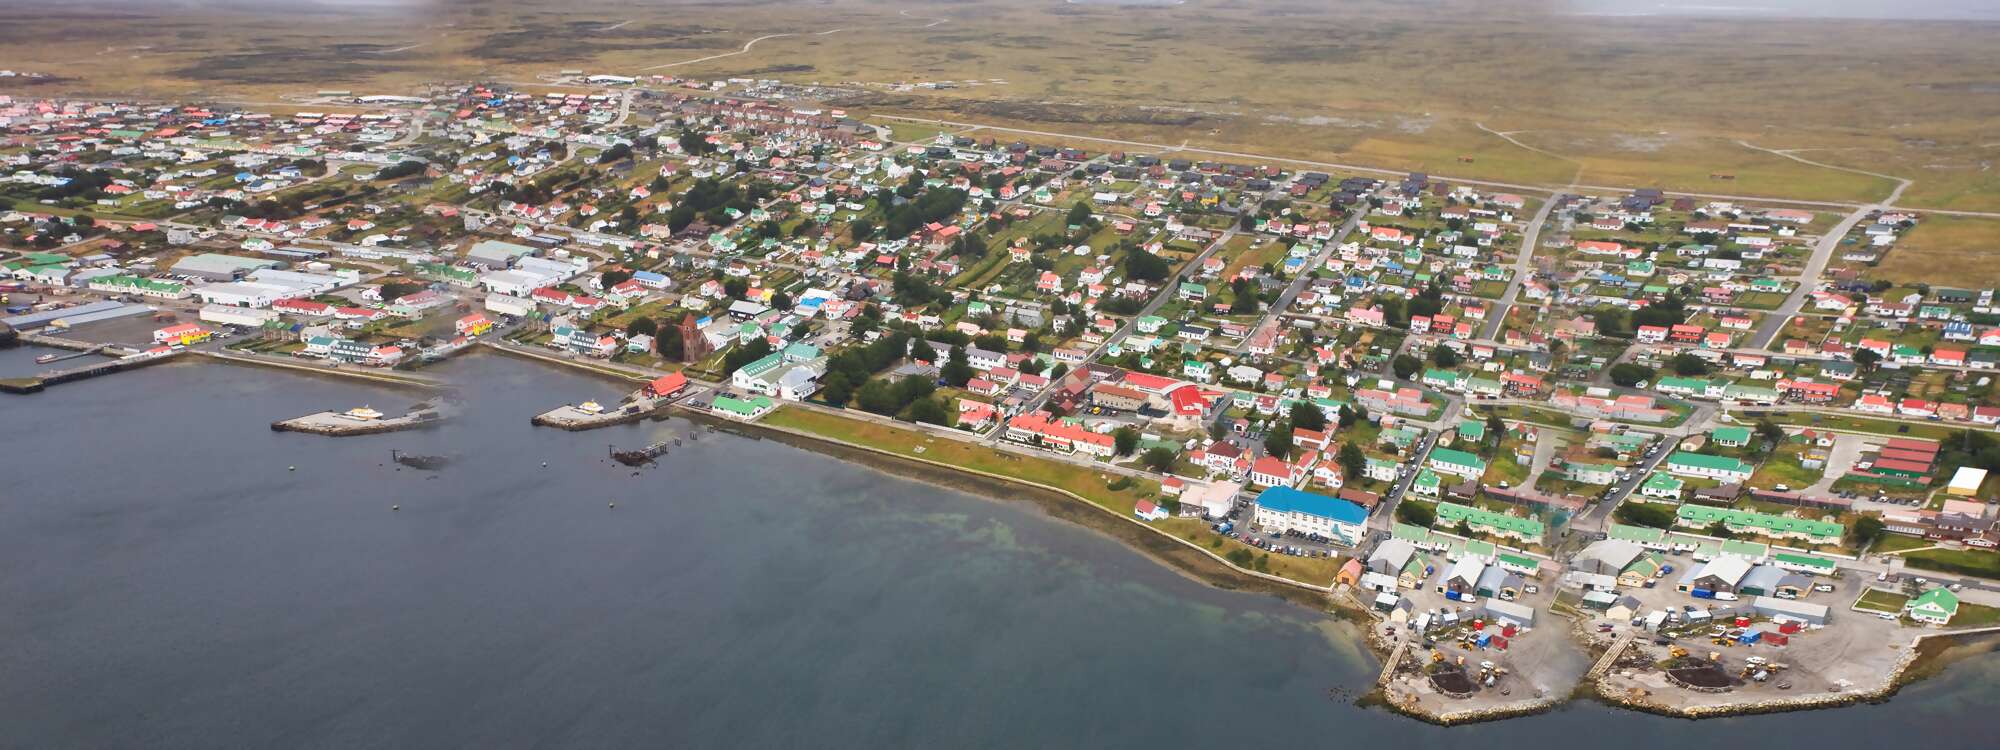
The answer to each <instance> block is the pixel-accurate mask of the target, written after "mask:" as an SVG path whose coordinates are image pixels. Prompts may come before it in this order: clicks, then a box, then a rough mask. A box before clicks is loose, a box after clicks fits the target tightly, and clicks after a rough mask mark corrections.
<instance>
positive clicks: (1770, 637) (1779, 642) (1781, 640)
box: [1760, 633, 1792, 646]
mask: <svg viewBox="0 0 2000 750" xmlns="http://www.w3.org/2000/svg"><path fill="white" fill-rule="evenodd" d="M1760 640H1762V641H1764V642H1765V643H1769V644H1771V645H1773V646H1784V645H1788V644H1790V643H1791V642H1792V637H1791V636H1789V635H1785V634H1783V633H1765V634H1764V637H1763V638H1762V639H1760Z"/></svg>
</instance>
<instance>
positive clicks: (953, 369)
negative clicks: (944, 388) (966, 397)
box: [938, 346, 972, 388]
mask: <svg viewBox="0 0 2000 750" xmlns="http://www.w3.org/2000/svg"><path fill="white" fill-rule="evenodd" d="M938 369H939V373H938V374H939V376H940V377H942V378H943V379H944V382H945V384H946V385H949V386H951V387H953V388H964V387H965V384H966V383H969V382H972V363H971V362H969V361H967V360H966V358H965V347H963V346H954V347H952V348H951V357H950V358H949V359H947V360H945V363H944V367H941V368H938Z"/></svg>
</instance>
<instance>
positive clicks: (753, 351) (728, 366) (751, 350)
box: [722, 336, 771, 372]
mask: <svg viewBox="0 0 2000 750" xmlns="http://www.w3.org/2000/svg"><path fill="white" fill-rule="evenodd" d="M770 354H771V342H770V340H768V339H766V338H764V337H762V336H759V337H757V338H754V339H751V340H750V343H748V344H744V345H742V346H739V347H736V348H734V349H731V350H729V353H728V354H726V355H723V357H722V370H723V372H735V371H737V370H739V369H741V368H742V367H743V366H744V365H747V364H750V363H751V362H755V361H757V360H760V359H763V358H765V357H767V356H770Z"/></svg>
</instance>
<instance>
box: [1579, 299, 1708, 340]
mask: <svg viewBox="0 0 2000 750" xmlns="http://www.w3.org/2000/svg"><path fill="white" fill-rule="evenodd" d="M1592 317H1593V319H1594V320H1596V321H1597V332H1598V333H1599V334H1601V335H1604V336H1614V337H1617V338H1627V339H1629V338H1632V336H1633V335H1634V334H1635V333H1636V332H1637V331H1638V330H1639V328H1640V327H1642V326H1677V325H1680V324H1682V323H1686V322H1687V319H1688V310H1687V302H1686V300H1683V299H1681V296H1680V295H1679V294H1668V295H1666V296H1665V297H1662V298H1661V299H1660V300H1659V301H1658V302H1654V303H1652V304H1650V305H1647V306H1645V307H1642V308H1639V309H1637V310H1632V311H1630V312H1627V311H1626V310H1625V309H1624V308H1618V307H1604V308H1598V309H1597V310H1596V311H1595V312H1594V314H1593V316H1592Z"/></svg>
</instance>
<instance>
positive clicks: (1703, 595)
mask: <svg viewBox="0 0 2000 750" xmlns="http://www.w3.org/2000/svg"><path fill="white" fill-rule="evenodd" d="M1688 593H1690V594H1693V595H1694V598H1696V599H1714V598H1715V592H1713V591H1710V590H1708V589H1695V590H1693V591H1689V592H1688Z"/></svg>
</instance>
